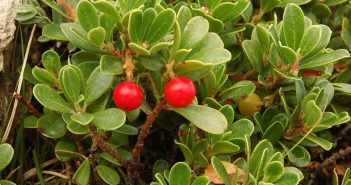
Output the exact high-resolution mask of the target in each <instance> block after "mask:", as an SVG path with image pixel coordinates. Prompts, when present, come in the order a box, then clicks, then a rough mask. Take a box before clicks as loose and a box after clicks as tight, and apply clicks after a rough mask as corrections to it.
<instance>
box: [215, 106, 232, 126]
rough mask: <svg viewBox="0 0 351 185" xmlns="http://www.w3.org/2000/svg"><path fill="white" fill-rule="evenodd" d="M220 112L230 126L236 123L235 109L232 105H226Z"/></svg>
mask: <svg viewBox="0 0 351 185" xmlns="http://www.w3.org/2000/svg"><path fill="white" fill-rule="evenodd" d="M219 111H220V112H221V113H222V114H223V115H224V116H225V118H226V119H227V122H228V124H231V123H233V121H234V109H233V107H232V106H230V105H224V106H223V107H221V108H220V109H219Z"/></svg>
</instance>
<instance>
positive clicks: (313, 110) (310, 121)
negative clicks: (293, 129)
mask: <svg viewBox="0 0 351 185" xmlns="http://www.w3.org/2000/svg"><path fill="white" fill-rule="evenodd" d="M303 113H304V120H305V124H306V125H307V126H308V127H313V126H314V125H316V124H318V123H319V122H320V121H321V120H322V111H321V110H320V109H319V107H318V106H317V105H316V102H315V101H313V100H310V101H308V102H307V104H306V108H305V111H304V112H303Z"/></svg>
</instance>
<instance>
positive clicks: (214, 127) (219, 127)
mask: <svg viewBox="0 0 351 185" xmlns="http://www.w3.org/2000/svg"><path fill="white" fill-rule="evenodd" d="M173 111H175V112H177V113H178V114H180V115H182V116H183V117H185V118H186V119H188V120H189V121H190V122H191V123H193V124H194V125H195V126H197V127H198V128H200V129H202V130H204V131H206V132H208V133H211V134H222V133H223V132H224V131H225V130H226V129H227V125H228V123H227V120H226V118H225V117H224V115H223V114H222V113H221V112H219V111H217V110H215V109H213V108H210V107H205V106H200V105H189V106H188V107H185V108H177V109H173Z"/></svg>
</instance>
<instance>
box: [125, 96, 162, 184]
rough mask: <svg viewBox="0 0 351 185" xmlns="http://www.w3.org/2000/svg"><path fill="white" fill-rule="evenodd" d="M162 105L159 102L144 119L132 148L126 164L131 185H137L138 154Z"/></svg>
mask: <svg viewBox="0 0 351 185" xmlns="http://www.w3.org/2000/svg"><path fill="white" fill-rule="evenodd" d="M163 105H164V101H163V99H161V100H159V101H158V102H157V104H156V107H155V108H154V109H153V110H152V112H151V114H150V115H149V116H148V117H147V118H146V121H145V123H144V126H143V127H142V128H141V130H140V134H139V135H138V140H137V142H136V144H135V146H134V148H133V152H132V161H131V162H130V163H129V164H128V176H129V177H131V179H132V182H133V184H137V182H138V179H139V164H140V153H141V150H142V148H143V146H144V140H145V138H146V137H147V135H148V134H149V131H150V128H151V126H152V124H153V122H154V121H155V119H156V117H157V116H158V114H159V113H160V112H161V110H162V108H163Z"/></svg>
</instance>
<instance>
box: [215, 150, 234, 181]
mask: <svg viewBox="0 0 351 185" xmlns="http://www.w3.org/2000/svg"><path fill="white" fill-rule="evenodd" d="M211 165H212V166H213V168H214V170H215V171H216V173H217V174H218V176H219V177H220V178H221V179H222V181H223V182H224V184H225V185H230V184H231V183H230V178H229V176H228V172H227V170H226V169H225V167H224V166H223V164H222V162H221V161H220V160H219V159H218V158H217V157H216V156H213V157H212V158H211Z"/></svg>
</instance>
